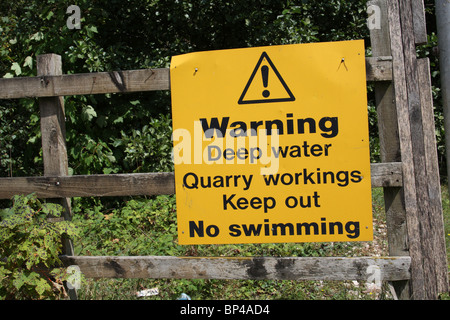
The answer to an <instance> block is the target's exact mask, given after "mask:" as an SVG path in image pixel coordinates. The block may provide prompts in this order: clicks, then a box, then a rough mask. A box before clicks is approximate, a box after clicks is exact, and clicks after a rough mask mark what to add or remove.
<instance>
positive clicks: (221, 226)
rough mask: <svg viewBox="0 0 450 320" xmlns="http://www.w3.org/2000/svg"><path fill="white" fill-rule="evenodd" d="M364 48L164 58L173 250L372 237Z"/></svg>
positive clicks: (346, 45)
mask: <svg viewBox="0 0 450 320" xmlns="http://www.w3.org/2000/svg"><path fill="white" fill-rule="evenodd" d="M364 52H365V51H364V43H363V41H362V40H355V41H343V42H331V43H316V44H296V45H284V46H270V47H257V48H246V49H231V50H219V51H207V52H197V53H190V54H185V55H180V56H175V57H173V58H172V62H171V67H170V72H171V74H170V78H171V91H172V118H173V144H174V148H173V154H174V163H175V183H176V198H177V218H178V236H179V243H180V244H226V243H268V242H274V243H280V242H324V241H369V240H371V239H372V206H371V179H370V153H369V139H368V116H367V97H366V76H365V54H364Z"/></svg>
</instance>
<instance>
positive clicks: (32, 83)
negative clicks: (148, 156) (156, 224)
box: [0, 0, 448, 299]
mask: <svg viewBox="0 0 450 320" xmlns="http://www.w3.org/2000/svg"><path fill="white" fill-rule="evenodd" d="M368 6H376V9H377V12H379V13H380V14H379V17H380V19H381V23H380V24H379V26H380V27H379V28H372V29H371V42H372V53H373V56H372V57H367V58H366V69H367V81H368V82H374V86H375V93H376V104H377V112H378V122H379V135H380V147H381V158H382V162H381V163H374V164H371V172H372V173H371V174H372V177H371V178H372V186H373V187H383V188H384V197H385V210H386V216H387V225H388V242H389V256H388V257H352V258H349V257H314V258H311V257H220V258H216V257H173V256H74V255H73V249H72V245H71V243H70V242H68V243H66V244H65V248H64V255H62V256H61V259H62V261H63V262H64V264H65V265H67V266H70V265H78V266H79V267H80V270H81V271H82V273H83V274H84V275H85V276H86V277H88V278H188V279H288V280H360V281H367V280H368V279H369V277H370V276H371V275H372V274H371V273H368V267H369V266H376V267H379V268H380V271H381V273H380V275H381V280H383V281H391V282H392V283H393V285H394V287H395V289H396V294H397V296H398V297H399V298H400V299H411V298H412V299H436V298H437V296H438V294H439V293H442V292H447V291H448V274H447V256H446V247H445V236H444V225H443V215H442V204H441V193H440V192H441V190H440V183H439V170H438V160H437V151H436V141H435V130H434V115H433V105H432V97H431V79H430V69H429V61H428V59H417V58H416V45H417V44H422V43H425V42H426V41H427V37H426V30H425V14H424V7H423V1H418V0H417V1H409V0H389V1H388V0H372V1H369V2H368ZM37 67H38V75H37V76H36V77H28V78H12V79H0V99H17V98H30V97H36V98H39V105H40V117H41V132H42V149H43V160H44V176H41V177H16V178H0V199H8V198H11V197H12V196H13V195H15V194H29V193H32V192H35V193H36V194H37V195H38V197H41V198H58V199H60V200H59V201H60V202H61V203H62V205H63V206H64V207H65V208H66V217H65V218H66V219H70V216H71V213H70V198H71V197H106V196H133V195H161V194H174V192H175V185H174V175H173V173H143V174H110V175H77V176H68V164H67V152H66V143H65V123H64V100H63V96H65V95H85V94H105V93H118V92H122V93H123V92H137V91H151V90H170V82H169V69H145V70H129V71H118V72H100V73H87V74H73V75H63V74H62V66H61V57H60V56H58V55H55V54H46V55H41V56H38V58H37Z"/></svg>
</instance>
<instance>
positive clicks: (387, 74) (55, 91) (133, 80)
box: [0, 57, 392, 99]
mask: <svg viewBox="0 0 450 320" xmlns="http://www.w3.org/2000/svg"><path fill="white" fill-rule="evenodd" d="M169 73H170V72H169V69H168V68H162V69H142V70H126V71H112V72H93V73H79V74H65V75H60V76H40V77H18V78H10V79H0V99H16V98H32V97H36V98H42V97H54V96H72V95H85V94H105V93H118V92H141V91H154V90H169V89H170V76H169ZM366 78H367V81H389V80H392V61H391V57H367V58H366Z"/></svg>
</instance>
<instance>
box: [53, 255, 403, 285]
mask: <svg viewBox="0 0 450 320" xmlns="http://www.w3.org/2000/svg"><path fill="white" fill-rule="evenodd" d="M60 258H61V260H62V261H63V263H64V265H65V266H71V265H77V266H78V267H79V268H80V271H81V272H82V273H83V275H84V276H85V277H86V278H153V279H163V278H176V279H243V280H245V279H274V280H362V281H368V280H369V279H372V278H373V279H375V277H376V274H375V272H377V271H379V273H378V275H379V276H380V278H381V279H380V280H381V281H396V280H406V279H409V278H410V276H411V275H410V272H409V267H410V262H411V259H410V257H407V256H405V257H378V258H377V257H172V256H95V257H94V256H61V257H60ZM371 266H372V267H371ZM378 268H379V269H378Z"/></svg>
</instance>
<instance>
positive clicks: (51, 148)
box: [36, 54, 76, 298]
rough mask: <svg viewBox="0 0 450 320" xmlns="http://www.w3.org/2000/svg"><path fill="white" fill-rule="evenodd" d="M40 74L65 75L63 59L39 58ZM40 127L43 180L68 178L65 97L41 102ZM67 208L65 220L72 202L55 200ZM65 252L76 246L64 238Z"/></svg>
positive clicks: (65, 209)
mask: <svg viewBox="0 0 450 320" xmlns="http://www.w3.org/2000/svg"><path fill="white" fill-rule="evenodd" d="M36 65H37V74H38V75H39V76H44V77H45V76H58V75H61V74H62V62H61V56H59V55H56V54H44V55H39V56H37V64H36ZM39 110H40V117H41V118H40V124H41V136H42V139H41V140H42V158H43V162H44V176H66V175H67V174H68V160H67V149H66V124H65V111H64V99H63V97H47V98H40V99H39ZM52 201H53V202H56V203H58V204H60V205H62V207H63V208H64V213H63V216H64V219H65V220H70V219H71V216H72V212H71V202H70V199H69V198H60V199H54V200H52ZM62 242H63V252H64V253H65V254H68V255H72V254H73V244H72V241H71V240H70V239H69V238H66V237H63V239H62ZM69 295H70V296H71V297H72V298H76V291H75V290H69Z"/></svg>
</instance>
